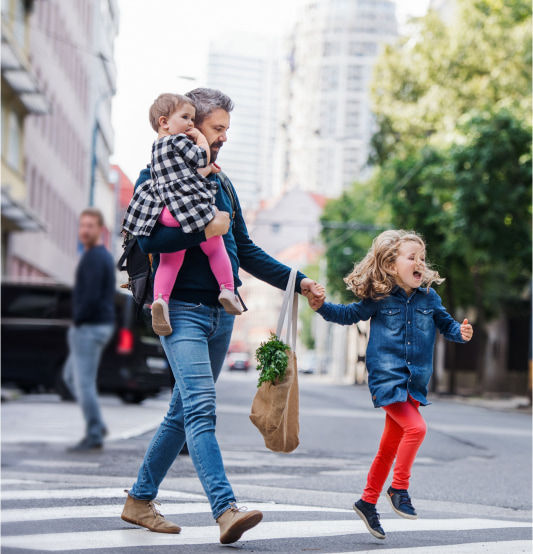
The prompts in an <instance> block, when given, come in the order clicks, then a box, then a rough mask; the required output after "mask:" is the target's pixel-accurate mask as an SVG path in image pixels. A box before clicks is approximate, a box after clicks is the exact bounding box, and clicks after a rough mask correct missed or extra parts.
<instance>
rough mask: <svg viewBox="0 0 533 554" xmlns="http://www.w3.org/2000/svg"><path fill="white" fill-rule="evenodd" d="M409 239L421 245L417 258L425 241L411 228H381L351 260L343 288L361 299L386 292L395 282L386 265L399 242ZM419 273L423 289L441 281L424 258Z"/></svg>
mask: <svg viewBox="0 0 533 554" xmlns="http://www.w3.org/2000/svg"><path fill="white" fill-rule="evenodd" d="M409 241H412V242H416V243H417V244H419V245H420V246H422V248H423V249H422V251H421V252H420V254H419V255H418V258H420V257H421V256H423V255H424V253H425V251H426V243H425V242H424V239H423V238H422V237H421V236H420V235H419V234H418V233H416V232H415V231H403V230H399V231H385V232H383V233H381V234H380V235H378V236H377V237H376V238H375V239H374V240H373V241H372V246H371V247H370V249H369V251H368V254H367V255H366V256H365V257H364V258H363V259H362V260H361V261H360V262H359V263H357V264H355V266H354V268H353V271H352V272H351V273H350V274H349V275H347V276H346V277H345V278H344V282H345V283H346V285H347V287H346V288H347V289H348V290H351V291H352V292H353V293H354V294H355V295H356V296H357V297H358V298H361V300H364V299H365V298H372V299H373V300H376V299H378V298H384V297H386V296H389V295H390V293H391V292H392V289H393V288H394V287H395V286H396V279H395V276H394V275H393V274H392V273H391V270H390V267H391V266H392V264H394V262H395V260H396V258H397V257H398V251H399V249H400V246H401V245H402V244H404V243H405V242H409ZM421 274H422V281H421V286H425V287H426V289H427V290H429V287H430V286H431V284H432V283H437V284H438V285H440V284H441V283H442V282H443V281H444V279H442V278H441V277H440V275H439V274H438V272H437V271H434V270H433V269H431V267H430V265H429V263H428V262H427V261H426V262H425V267H424V270H423V271H421Z"/></svg>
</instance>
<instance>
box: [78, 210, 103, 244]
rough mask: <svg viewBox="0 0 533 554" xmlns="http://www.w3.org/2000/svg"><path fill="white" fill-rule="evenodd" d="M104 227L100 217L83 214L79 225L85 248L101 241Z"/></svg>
mask: <svg viewBox="0 0 533 554" xmlns="http://www.w3.org/2000/svg"><path fill="white" fill-rule="evenodd" d="M101 234H102V227H101V226H100V224H99V221H98V218H97V217H95V216H93V215H82V216H81V217H80V223H79V226H78V237H79V239H80V242H81V243H82V244H83V247H84V248H85V249H88V248H92V247H93V246H96V245H97V244H98V243H99V242H100V236H101Z"/></svg>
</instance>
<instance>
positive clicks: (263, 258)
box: [135, 169, 305, 306]
mask: <svg viewBox="0 0 533 554" xmlns="http://www.w3.org/2000/svg"><path fill="white" fill-rule="evenodd" d="M218 175H219V174H214V175H209V177H208V179H209V180H211V181H216V182H217V183H218V192H217V194H216V197H215V205H216V207H217V208H218V209H219V210H220V211H221V212H228V213H229V214H230V217H231V219H232V223H231V226H230V229H229V231H228V232H227V233H226V234H225V235H224V244H225V246H226V250H227V251H228V254H229V257H230V260H231V265H232V267H233V277H234V281H235V287H236V288H237V287H239V286H240V285H242V282H241V280H240V279H239V267H242V268H243V269H244V270H245V271H247V272H248V273H250V274H251V275H253V276H254V277H257V278H258V279H261V280H262V281H265V282H267V283H269V284H270V285H272V286H274V287H277V288H279V289H282V290H284V289H285V288H286V286H287V282H288V280H289V275H290V271H291V268H290V267H287V266H286V265H283V264H282V263H280V262H278V261H277V260H275V259H274V258H272V256H269V255H268V254H267V253H266V252H265V251H264V250H262V249H261V248H259V246H257V245H256V244H254V242H253V241H252V239H251V238H250V237H249V235H248V229H247V228H246V223H245V222H244V218H243V215H242V210H241V206H240V203H239V199H238V197H237V193H236V192H235V189H234V188H233V185H232V184H231V182H230V180H229V179H228V178H227V177H226V178H225V185H226V186H227V187H229V188H230V190H231V191H232V192H233V195H234V198H235V203H236V206H235V213H234V214H233V213H232V211H233V210H232V204H231V199H230V197H229V196H228V194H227V193H226V191H225V190H224V188H223V187H222V185H221V182H220V177H219V176H218ZM149 178H150V170H149V169H143V170H142V171H141V174H140V176H139V178H138V179H137V182H136V183H135V186H136V187H137V186H138V185H140V184H141V183H143V182H144V181H146V180H147V179H149ZM138 240H139V245H140V247H141V249H142V250H143V251H144V252H149V253H151V254H161V253H165V252H176V251H178V250H187V252H186V254H185V260H184V262H183V265H182V267H181V269H180V271H179V273H178V278H177V279H176V283H175V285H174V289H173V290H172V294H171V298H174V299H176V300H181V301H184V302H193V303H198V304H205V305H207V306H216V305H218V295H219V294H220V288H219V286H218V283H217V280H216V279H215V276H214V275H213V273H212V272H211V268H210V266H209V260H208V258H207V256H206V255H205V254H204V253H203V252H202V250H201V248H200V247H199V244H201V243H202V242H204V241H205V240H206V238H205V232H204V231H201V232H199V233H184V232H183V230H182V229H181V228H180V227H164V226H163V225H161V224H159V223H157V224H156V225H155V227H154V229H153V231H152V234H151V235H150V236H149V237H139V239H138ZM155 258H157V257H155ZM154 262H155V263H154V267H155V268H157V263H158V260H157V259H154ZM304 278H305V275H304V274H303V273H300V272H298V277H297V279H296V292H301V289H300V283H301V281H302V279H304Z"/></svg>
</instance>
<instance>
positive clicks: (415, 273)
mask: <svg viewBox="0 0 533 554" xmlns="http://www.w3.org/2000/svg"><path fill="white" fill-rule="evenodd" d="M425 259H426V250H425V248H424V246H422V245H421V244H418V243H417V242H414V241H412V240H410V241H407V242H404V243H402V244H401V245H400V248H399V249H398V256H397V258H396V260H394V263H393V264H392V266H391V273H392V274H393V275H394V277H395V279H396V284H397V285H398V286H399V287H402V289H404V290H405V292H406V293H407V294H410V293H411V292H412V290H413V289H416V288H418V287H419V286H420V285H421V284H422V274H423V273H424V271H425V268H426V264H425Z"/></svg>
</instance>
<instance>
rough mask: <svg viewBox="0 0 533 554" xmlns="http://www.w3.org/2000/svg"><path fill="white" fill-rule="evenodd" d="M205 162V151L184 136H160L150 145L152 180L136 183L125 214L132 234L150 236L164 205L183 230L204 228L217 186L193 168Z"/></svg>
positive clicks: (125, 226) (210, 216) (210, 214)
mask: <svg viewBox="0 0 533 554" xmlns="http://www.w3.org/2000/svg"><path fill="white" fill-rule="evenodd" d="M206 165H207V153H206V151H205V150H204V149H203V148H200V147H198V146H196V144H194V142H192V141H191V139H189V138H188V137H187V136H186V135H184V134H180V135H170V136H166V137H163V138H160V139H158V140H156V141H155V142H154V145H153V146H152V165H151V174H152V179H151V180H148V181H145V182H144V183H142V184H141V185H139V186H138V187H137V188H136V189H135V192H134V194H133V198H132V199H131V201H130V205H129V206H128V209H127V210H126V215H125V216H124V223H123V227H124V229H125V230H126V231H127V232H128V233H131V234H132V235H135V236H139V235H144V236H149V235H150V233H151V232H152V229H153V228H154V225H155V224H156V222H157V219H158V217H159V215H160V214H161V211H162V210H163V208H164V207H165V206H166V207H167V208H168V209H169V211H170V213H171V214H172V215H173V217H174V218H175V219H176V220H177V221H178V222H179V224H180V225H181V227H182V229H183V231H184V232H185V233H195V232H198V231H203V230H204V229H205V227H206V226H207V224H208V223H209V222H210V221H211V220H212V219H213V218H214V217H215V195H216V193H217V190H218V186H217V184H216V183H214V182H213V181H210V180H209V179H207V178H205V177H202V175H200V174H199V173H198V172H197V171H196V169H197V168H199V167H205V166H206Z"/></svg>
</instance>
